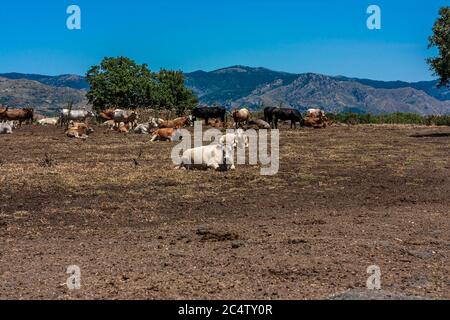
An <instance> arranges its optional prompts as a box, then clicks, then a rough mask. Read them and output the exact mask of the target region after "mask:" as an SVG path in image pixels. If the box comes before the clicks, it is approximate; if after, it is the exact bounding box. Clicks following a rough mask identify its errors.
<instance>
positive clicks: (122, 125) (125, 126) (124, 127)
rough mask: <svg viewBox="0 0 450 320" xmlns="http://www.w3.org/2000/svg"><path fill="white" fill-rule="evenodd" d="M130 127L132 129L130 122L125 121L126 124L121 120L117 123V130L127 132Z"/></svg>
mask: <svg viewBox="0 0 450 320" xmlns="http://www.w3.org/2000/svg"><path fill="white" fill-rule="evenodd" d="M131 129H133V124H132V123H131V122H129V123H126V124H125V123H123V122H122V123H120V124H119V128H118V129H117V132H119V133H125V134H127V133H129V132H130V130H131Z"/></svg>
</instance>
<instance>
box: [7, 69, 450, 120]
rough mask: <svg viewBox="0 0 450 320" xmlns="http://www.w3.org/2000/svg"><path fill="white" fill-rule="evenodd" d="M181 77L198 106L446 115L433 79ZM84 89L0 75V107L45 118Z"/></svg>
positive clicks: (445, 99) (259, 73)
mask: <svg viewBox="0 0 450 320" xmlns="http://www.w3.org/2000/svg"><path fill="white" fill-rule="evenodd" d="M185 77H186V85H187V86H188V87H189V88H191V89H192V90H193V91H194V93H195V94H196V95H197V96H198V98H199V100H200V102H201V103H202V104H208V105H212V104H219V105H224V106H226V107H228V108H234V107H243V106H246V107H248V108H250V109H259V108H261V107H263V106H280V105H282V106H284V107H292V108H296V109H299V110H301V111H303V110H306V109H308V108H311V107H319V108H322V109H324V110H326V111H328V112H341V111H353V112H359V113H367V112H370V113H373V114H380V113H392V112H413V113H418V114H422V115H428V114H450V89H449V88H438V87H437V81H422V82H414V83H409V82H403V81H376V80H370V79H358V78H348V77H344V76H335V77H333V76H326V75H321V74H314V73H305V74H294V73H287V72H277V71H273V70H269V69H266V68H251V67H245V66H233V67H228V68H223V69H219V70H215V71H211V72H205V71H196V72H192V73H186V74H185ZM88 89H89V85H88V83H87V82H86V79H85V78H84V77H82V76H77V75H61V76H45V75H34V74H20V73H5V74H0V104H6V105H11V106H17V107H21V106H24V105H27V104H29V105H33V106H35V108H36V109H37V110H38V111H39V112H40V113H44V114H52V113H54V112H55V111H57V110H59V109H61V108H62V107H65V106H67V103H68V101H70V100H73V101H74V102H75V106H76V107H81V106H84V105H86V104H87V101H86V98H85V94H86V90H88Z"/></svg>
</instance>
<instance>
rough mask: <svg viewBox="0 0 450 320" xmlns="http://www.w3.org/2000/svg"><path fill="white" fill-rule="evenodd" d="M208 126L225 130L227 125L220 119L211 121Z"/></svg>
mask: <svg viewBox="0 0 450 320" xmlns="http://www.w3.org/2000/svg"><path fill="white" fill-rule="evenodd" d="M208 125H209V126H211V127H213V128H217V129H221V128H225V124H224V123H223V122H222V121H221V120H220V119H209V121H208Z"/></svg>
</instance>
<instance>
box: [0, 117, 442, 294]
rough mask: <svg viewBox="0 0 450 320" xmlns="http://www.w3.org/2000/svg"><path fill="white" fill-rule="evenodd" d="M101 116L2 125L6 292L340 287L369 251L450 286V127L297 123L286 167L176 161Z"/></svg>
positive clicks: (351, 283)
mask: <svg viewBox="0 0 450 320" xmlns="http://www.w3.org/2000/svg"><path fill="white" fill-rule="evenodd" d="M283 125H284V124H283ZM94 129H95V132H94V133H93V134H91V136H90V137H89V139H87V140H85V141H82V140H77V139H68V138H67V137H66V136H65V135H64V132H63V130H62V129H61V128H58V127H52V126H48V127H46V126H40V127H38V126H24V127H22V128H21V129H18V130H16V131H14V134H13V135H0V147H1V150H2V152H1V153H0V239H1V241H0V299H6V298H8V299H9V298H20V299H31V298H47V299H67V298H69V299H96V298H109V299H119V298H122V299H137V298H150V299H168V298H175V299H178V298H202V299H206V298H207V299H219V298H221V299H312V298H329V297H331V296H333V295H335V294H341V293H344V292H346V291H348V290H356V289H363V288H365V285H366V280H367V278H368V276H369V275H368V274H367V273H366V270H367V267H368V266H370V265H378V266H380V268H381V272H382V275H381V281H382V288H383V290H385V291H388V292H392V293H396V294H402V295H407V296H408V295H416V296H421V297H427V298H438V299H440V298H446V299H449V298H450V288H449V277H448V275H449V271H450V270H449V268H450V267H449V261H450V259H449V255H450V209H449V208H450V197H449V194H450V157H449V155H450V152H449V151H450V137H449V136H447V135H442V134H437V133H438V132H440V133H442V132H443V131H450V129H448V128H435V127H413V126H333V127H329V128H327V130H314V129H304V128H302V129H297V130H288V129H287V127H285V128H283V130H282V131H281V138H280V140H281V141H280V143H281V145H280V156H281V159H280V172H279V173H278V174H277V175H275V176H261V175H260V168H258V167H252V166H237V168H236V170H234V171H229V172H216V171H213V170H210V171H182V170H173V167H174V165H173V163H172V162H171V160H170V153H171V150H172V147H173V145H174V144H173V143H150V142H149V141H150V139H151V137H150V136H148V135H147V136H146V135H136V134H129V135H121V134H118V133H116V132H113V131H111V130H108V129H107V128H104V127H95V128H94ZM70 265H78V266H80V268H81V277H82V278H81V290H79V291H69V290H68V289H67V287H66V285H65V283H66V279H67V277H68V275H67V274H66V273H65V272H66V269H67V267H68V266H70Z"/></svg>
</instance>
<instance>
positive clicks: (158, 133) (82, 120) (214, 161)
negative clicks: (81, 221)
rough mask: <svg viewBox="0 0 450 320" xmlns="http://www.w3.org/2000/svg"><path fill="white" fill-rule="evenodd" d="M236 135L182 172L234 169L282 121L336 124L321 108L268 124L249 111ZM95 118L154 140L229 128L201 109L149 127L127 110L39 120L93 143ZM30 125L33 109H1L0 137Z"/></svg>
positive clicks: (278, 113)
mask: <svg viewBox="0 0 450 320" xmlns="http://www.w3.org/2000/svg"><path fill="white" fill-rule="evenodd" d="M231 117H232V119H233V125H234V126H235V127H236V129H237V130H235V133H233V134H227V135H224V136H223V137H222V139H220V140H219V141H218V142H217V143H213V144H211V145H208V146H204V147H200V148H195V149H191V150H187V151H186V152H185V153H184V154H183V157H182V161H181V164H180V166H179V168H182V169H191V168H193V167H195V166H196V165H193V164H192V161H191V159H193V157H194V155H195V154H197V153H198V154H199V155H200V158H201V159H202V166H206V167H209V168H213V169H215V170H219V169H220V168H223V166H225V169H231V170H233V169H234V164H233V159H232V158H233V157H232V154H233V153H232V151H233V149H234V148H236V147H244V148H245V147H246V146H248V137H247V136H246V134H245V131H246V130H249V129H254V130H259V129H271V128H274V129H277V128H278V124H279V122H280V121H290V124H291V128H292V127H294V128H295V127H296V124H297V123H299V124H300V126H307V127H313V128H325V127H327V126H329V125H330V124H331V121H330V120H329V119H328V118H327V117H326V115H325V113H324V112H323V111H321V110H319V109H310V110H308V111H307V116H306V117H303V116H302V114H301V113H300V112H299V111H297V110H294V109H288V108H271V107H269V108H266V109H264V119H253V118H252V114H251V113H250V111H249V110H247V109H240V110H233V111H232V113H231ZM91 118H95V119H96V120H97V121H98V122H100V123H101V126H103V127H105V128H108V129H110V130H114V131H117V132H119V133H130V132H134V133H136V134H144V135H151V136H152V138H151V141H152V142H154V141H179V140H180V139H181V134H180V130H179V129H181V128H183V127H187V126H191V125H193V123H194V122H195V121H197V120H199V119H203V120H204V123H205V125H208V126H211V127H213V128H227V111H226V109H225V108H221V107H199V108H195V109H194V110H192V112H191V114H190V115H188V116H185V117H180V118H176V119H173V120H164V119H159V118H149V119H147V121H146V122H144V123H139V114H138V112H136V111H129V110H122V109H116V108H112V109H107V110H103V111H101V112H99V113H98V114H95V113H94V112H92V111H87V110H69V109H63V110H62V111H61V113H60V115H59V117H54V118H45V119H40V120H38V121H36V123H37V124H38V125H42V126H58V125H59V126H61V127H65V128H66V130H65V134H66V136H67V137H70V138H77V139H83V140H84V139H87V138H88V137H89V135H90V134H91V133H93V132H94V129H93V127H91V126H90V125H89V124H88V121H87V120H89V119H91ZM24 122H30V123H33V122H34V110H33V109H32V108H24V109H15V110H14V109H9V108H8V107H2V106H0V134H12V133H13V130H14V129H16V128H17V127H21V126H22V124H23V123H24Z"/></svg>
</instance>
